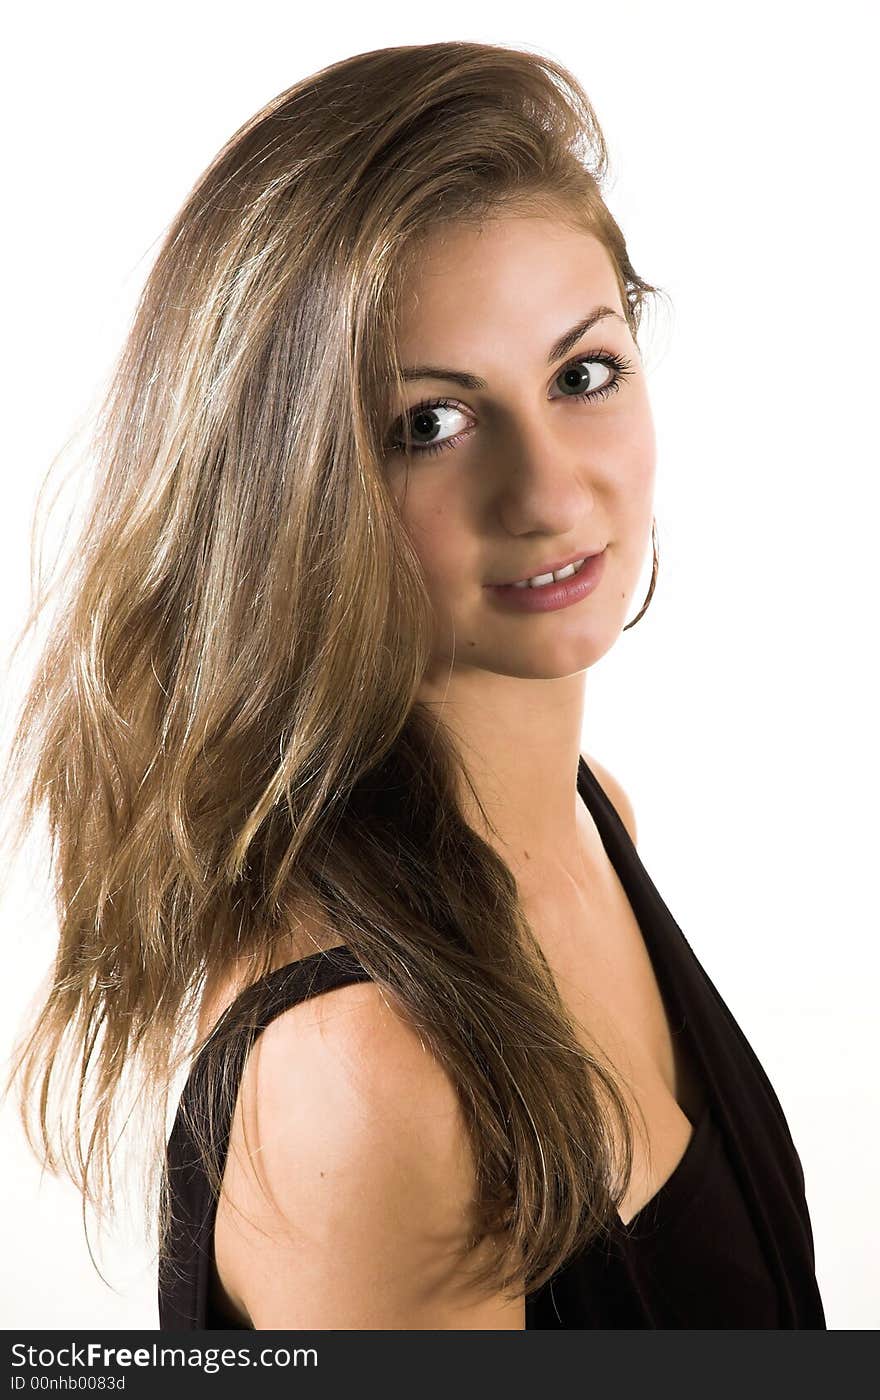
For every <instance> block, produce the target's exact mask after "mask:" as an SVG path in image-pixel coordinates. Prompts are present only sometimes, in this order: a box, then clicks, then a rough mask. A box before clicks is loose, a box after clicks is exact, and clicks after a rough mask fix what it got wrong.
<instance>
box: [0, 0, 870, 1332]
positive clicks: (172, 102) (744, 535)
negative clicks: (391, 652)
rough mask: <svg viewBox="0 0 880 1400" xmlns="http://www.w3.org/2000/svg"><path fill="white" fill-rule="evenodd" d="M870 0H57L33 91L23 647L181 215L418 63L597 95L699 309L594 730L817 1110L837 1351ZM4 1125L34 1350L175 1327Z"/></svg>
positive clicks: (11, 981)
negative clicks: (265, 108) (40, 508)
mask: <svg viewBox="0 0 880 1400" xmlns="http://www.w3.org/2000/svg"><path fill="white" fill-rule="evenodd" d="M872 12H873V7H872V6H870V5H868V4H855V3H850V4H847V3H837V4H835V5H833V6H830V7H829V6H827V5H824V4H822V5H820V4H815V5H809V4H803V3H801V4H794V3H791V4H785V3H776V4H768V3H764V4H752V3H738V4H737V5H735V6H722V5H706V4H700V3H692V4H685V3H672V4H670V3H664V4H656V3H632V2H630V3H627V0H613V3H609V4H604V5H589V6H583V5H568V6H566V5H557V6H545V5H534V4H528V5H524V4H517V3H511V0H503V3H501V2H500V0H493V3H483V4H482V5H480V6H479V7H475V6H474V5H473V3H467V4H460V3H456V0H447V3H445V4H444V5H443V6H442V12H441V10H438V9H435V8H432V7H420V6H414V5H412V4H411V3H407V4H386V5H385V6H384V7H383V6H382V5H378V6H376V5H370V6H364V7H359V6H354V5H350V6H348V5H342V6H340V5H339V4H335V5H333V6H328V7H324V6H317V7H309V6H304V7H297V6H294V5H292V4H289V3H285V4H270V3H261V0H250V2H249V3H248V4H247V5H245V4H244V3H239V4H236V5H230V4H226V3H212V4H207V3H202V4H185V3H184V4H181V3H175V4H173V5H172V4H170V3H168V2H167V0H162V3H153V4H151V5H150V6H148V7H137V6H127V5H126V6H118V5H109V4H108V5H99V4H95V3H91V4H90V3H85V4H84V3H80V4H78V5H76V6H70V7H68V6H62V5H60V4H58V5H46V4H43V5H40V4H33V5H30V6H28V7H27V8H25V7H19V8H18V12H17V15H16V16H15V18H14V19H13V20H11V21H10V20H8V21H7V33H8V34H9V37H10V42H9V46H8V53H7V61H6V71H5V73H4V81H3V84H2V102H3V106H4V108H5V110H4V112H3V131H4V138H5V139H4V144H5V150H4V156H3V183H4V186H5V190H6V194H7V202H6V214H5V217H4V219H3V221H2V225H0V234H2V239H3V243H4V245H5V246H4V248H3V271H4V280H5V286H4V297H3V301H4V323H5V334H4V337H3V356H4V373H3V382H4V388H5V390H6V394H7V400H6V405H5V409H4V416H3V421H4V426H5V441H6V448H5V456H6V461H5V467H4V471H3V510H2V512H0V598H2V600H3V601H2V612H0V621H2V635H0V642H2V643H3V651H4V656H5V655H6V651H7V648H8V645H9V643H10V641H11V639H12V637H13V635H14V634H15V633H16V632H17V630H18V628H19V626H20V625H21V623H22V621H23V618H24V614H25V609H26V604H27V598H28V567H29V566H28V547H29V532H30V527H31V517H32V512H33V508H34V505H35V501H36V493H37V490H38V488H39V485H40V483H41V481H42V478H43V475H44V473H45V471H46V469H47V467H48V465H49V462H50V461H51V459H52V458H53V457H54V455H55V454H56V453H57V452H58V451H59V449H60V448H62V446H63V445H64V442H65V440H66V439H67V438H68V437H69V435H70V434H71V433H72V432H73V431H74V429H75V428H76V425H77V423H78V422H80V420H81V419H82V417H83V415H84V414H85V413H86V411H87V410H88V409H90V408H91V407H92V405H93V402H94V401H95V399H96V396H97V395H98V394H99V392H100V389H101V387H102V383H103V379H104V376H105V374H106V373H107V372H108V371H109V368H110V365H111V363H112V360H113V357H114V355H115V354H116V353H117V351H118V349H119V346H120V344H121V339H122V336H123V334H124V331H125V327H126V324H127V322H128V318H129V316H130V315H131V312H132V309H133V306H134V301H135V298H136V295H137V293H138V291H139V290H140V287H141V286H142V284H143V281H144V279H145V277H146V274H147V271H148V268H149V266H150V264H151V262H152V260H153V258H154V256H155V254H156V251H157V249H158V244H159V241H160V239H161V236H162V234H163V232H164V230H165V228H166V226H167V225H168V223H169V222H170V220H171V218H172V217H173V215H174V213H175V212H176V210H177V209H178V207H179V206H180V204H181V202H182V201H183V199H184V198H185V196H186V194H187V192H188V191H189V189H190V187H191V186H192V184H193V182H194V181H195V179H196V177H197V176H198V175H199V173H200V172H201V171H202V170H203V169H204V167H205V166H206V165H207V164H208V162H209V161H210V160H211V159H212V157H213V156H214V154H215V152H216V151H217V149H218V148H219V147H220V145H221V144H222V143H223V142H224V141H225V140H226V139H227V137H228V136H229V135H230V134H231V133H232V131H233V130H234V129H235V128H237V127H238V126H239V124H240V123H241V122H242V121H244V120H245V118H247V117H248V116H250V115H251V113H252V112H254V111H255V110H256V109H258V108H259V107H260V106H262V105H263V104H264V103H265V102H266V101H268V100H269V99H270V98H271V97H273V96H274V95H275V94H276V93H278V92H280V91H281V90H282V89H284V88H286V87H288V86H290V85H291V84H293V83H294V82H296V81H297V80H299V79H300V78H301V77H303V76H305V75H306V74H308V73H311V72H313V71H314V70H316V69H317V68H319V67H321V66H323V65H324V64H326V63H329V62H332V61H335V60H337V59H339V58H343V57H345V56H347V55H350V54H354V53H357V52H361V51H364V50H366V49H372V48H378V47H381V46H383V45H386V44H388V45H390V44H399V43H422V42H427V41H433V40H438V39H460V38H464V39H478V40H484V41H488V42H492V43H507V44H512V45H514V46H522V47H527V48H531V49H533V50H537V51H539V52H541V53H543V54H545V55H547V56H549V57H552V58H555V59H558V60H561V61H562V62H563V63H565V64H566V65H567V66H568V67H570V68H571V69H572V71H573V72H574V73H575V74H576V76H577V77H578V78H579V79H580V80H581V81H582V82H583V84H584V86H585V88H586V90H587V92H588V94H589V96H590V98H591V100H592V102H593V103H594V106H595V108H596V111H597V113H598V117H599V121H600V123H601V125H602V127H603V130H604V132H605V135H606V138H607V140H608V143H609V147H610V151H611V158H612V177H611V182H610V185H609V186H608V190H607V197H608V200H609V203H610V206H611V208H612V211H613V212H614V214H615V216H616V217H617V219H618V221H619V222H620V223H621V225H622V227H623V230H624V233H625V236H626V237H627V240H628V244H629V249H630V254H631V256H632V259H633V262H634V264H635V267H636V268H637V270H638V271H639V272H640V273H641V274H642V275H643V276H644V277H646V278H647V279H648V280H649V281H652V282H655V283H659V284H661V285H662V286H663V287H664V288H666V290H667V291H668V292H669V294H670V296H671V298H672V302H673V306H674V314H673V315H672V317H669V316H663V315H661V316H660V317H659V318H657V319H653V318H652V319H651V320H649V321H648V322H647V323H646V326H645V338H644V350H645V353H646V357H647V362H648V367H649V372H650V375H651V392H652V400H653V405H654V412H655V419H656V424H657V435H658V447H659V458H658V488H657V522H658V529H659V537H660V553H661V564H660V575H659V579H658V585H657V591H656V593H655V596H654V599H653V601H652V604H651V608H650V610H649V612H648V613H647V614H646V616H645V617H644V618H643V619H642V621H641V622H640V623H639V624H638V626H637V627H636V628H634V629H633V630H632V631H631V632H627V633H625V634H624V635H623V636H622V637H621V638H620V640H619V642H618V643H617V645H616V646H615V647H614V648H613V650H612V651H611V653H609V655H608V656H607V657H606V658H603V660H602V662H601V663H600V664H599V665H598V666H597V667H596V668H595V671H594V673H593V675H592V676H591V678H590V684H589V687H588V707H587V713H586V728H585V733H584V743H585V747H586V748H587V750H588V752H590V753H591V754H593V755H595V756H596V757H597V758H599V759H600V761H602V762H603V763H605V764H606V766H608V767H610V769H611V770H612V772H614V773H615V774H616V776H617V777H618V778H619V779H620V780H621V781H622V783H623V784H624V787H625V788H626V789H627V790H628V792H629V794H630V796H631V798H632V800H633V803H634V806H635V810H636V816H637V820H638V826H639V850H640V853H641V856H642V859H643V861H644V862H645V864H646V866H647V868H648V870H649V871H650V872H651V874H652V876H653V878H654V880H655V882H656V883H657V885H658V887H659V888H660V890H661V893H662V894H663V896H664V898H665V899H666V901H667V903H668V904H669V907H670V909H671V910H672V912H673V914H674V915H675V917H676V919H677V920H678V922H679V923H680V925H681V926H682V928H683V929H684V931H685V933H686V935H687V937H688V939H689V941H690V942H691V944H692V946H693V947H694V949H695V951H696V952H697V955H698V957H699V958H700V960H701V961H702V963H703V965H704V967H705V968H706V970H707V972H708V973H709V975H710V977H711V978H712V980H713V981H714V982H715V983H716V985H717V986H718V987H719V989H720V990H721V992H722V995H723V996H724V998H725V1000H726V1001H727V1003H728V1005H729V1006H730V1008H731V1009H732V1011H733V1012H734V1015H735V1016H736V1017H737V1019H738V1021H739V1023H740V1025H741V1026H742V1028H743V1030H744V1031H745V1032H746V1035H747V1036H748V1037H749V1039H750V1041H751V1043H752V1045H753V1046H754V1048H755V1050H756V1051H757V1053H758V1055H759V1057H760V1059H761V1060H762V1062H763V1064H764V1066H765V1068H766V1070H767V1072H768V1074H769V1076H770V1078H771V1080H772V1081H773V1083H774V1086H775V1088H776V1090H777V1093H778V1094H779V1097H780V1099H781V1101H782V1103H783V1107H784V1109H785V1112H786V1116H787V1118H788V1121H789V1124H790V1126H791V1129H792V1132H793V1135H794V1138H795V1141H796V1143H797V1145H798V1148H799V1151H800V1155H801V1159H802V1161H803V1164H804V1169H805V1173H806V1180H807V1193H808V1199H809V1202H810V1207H811V1213H812V1219H813V1226H814V1232H815V1240H816V1252H817V1272H818V1277H819V1282H820V1287H821V1290H822V1293H823V1297H824V1302H825V1307H826V1313H827V1318H828V1324H829V1326H830V1327H831V1328H837V1329H839V1328H874V1327H876V1326H877V1324H878V1321H880V1301H878V1295H877V1286H876V1279H877V1274H876V1258H877V1251H878V1226H877V1219H878V1213H877V1209H876V1194H877V1184H878V1179H877V1170H876V1163H877V1159H878V1146H880V1144H878V1132H877V1126H876V1125H877V1120H878V1107H880V1104H878V1091H877V1074H876V1065H877V1043H876V1038H875V1036H874V1033H873V1027H874V1025H875V1024H876V1000H877V970H878V957H877V941H878V932H880V929H878V916H877V910H876V898H875V890H876V883H875V880H876V873H875V872H876V864H875V861H874V860H873V859H872V857H873V856H874V855H875V853H876V849H877V836H878V824H877V791H878V776H880V775H878V749H877V741H876V714H877V712H878V704H877V701H878V697H877V688H876V681H875V676H876V661H877V639H878V624H877V607H878V601H877V599H878V588H880V585H878V578H877V569H876V558H877V547H878V536H880V524H878V504H880V501H878V485H877V483H878V470H880V461H878V447H877V392H876V386H877V369H878V363H877V355H876V337H877V330H878V316H877V310H878V298H877V272H876V251H877V233H878V229H877V220H876V212H875V206H874V190H875V186H876V147H877V135H878V131H877V126H878V123H877V111H876V108H875V107H873V106H872V105H871V102H870V100H869V92H870V91H871V89H872V87H873V86H874V79H875V76H876V75H875V71H874V67H873V55H874V54H875V53H876V45H875V43H874V36H873V35H872V34H871V33H870V32H869V24H870V16H871V14H872ZM10 31H11V32H10ZM648 578H649V574H648V571H647V563H646V572H645V576H644V584H645V588H646V587H647V582H648ZM643 596H644V592H643V591H641V592H640V593H639V595H638V603H639V604H640V602H641V598H642V597H643ZM634 613H635V605H634V608H633V614H632V615H634ZM14 689H15V683H14V681H13V680H12V678H10V681H9V684H8V688H7V700H11V699H14V698H15V696H14ZM871 714H874V715H875V721H874V722H873V723H871V722H870V721H869V716H870V715H871ZM3 879H4V882H5V883H4V885H3V889H2V925H0V927H2V937H3V945H4V946H3V965H4V971H5V976H4V977H3V979H2V986H0V1012H2V1029H3V1051H4V1053H6V1049H7V1042H8V1043H11V1039H12V1035H13V1032H14V1030H15V1028H16V1027H17V1025H18V1023H19V1021H20V1018H21V1017H22V1015H23V1014H24V1011H25V1009H26V1006H27V1004H28V1002H29V1000H30V998H31V997H32V996H33V994H34V992H35V989H36V987H37V983H38V981H39V979H40V977H41V976H42V974H43V972H44V971H45V969H46V967H47V965H48V962H49V959H50V958H51V956H52V952H53V933H52V921H51V907H50V901H49V892H48V871H47V869H46V868H45V867H43V868H41V867H40V866H39V861H38V860H36V861H35V862H34V863H33V865H30V864H28V862H26V861H24V860H23V861H22V863H21V864H20V865H19V867H18V868H17V869H15V870H12V871H4V872H3ZM40 882H44V883H45V885H46V888H45V889H41V888H40ZM0 1130H2V1143H0V1195H2V1200H3V1202H4V1211H3V1214H4V1235H5V1239H4V1247H3V1265H2V1275H3V1277H2V1285H0V1287H2V1292H0V1312H2V1321H3V1325H4V1326H5V1327H37V1328H53V1327H71V1328H77V1327H78V1328H86V1327H88V1328H103V1327H108V1328H116V1327H155V1326H156V1325H157V1311H156V1298H155V1271H154V1265H153V1262H152V1259H151V1256H150V1252H149V1250H148V1249H147V1248H146V1247H139V1246H138V1242H137V1238H136V1236H132V1235H131V1234H130V1233H129V1234H127V1235H126V1237H125V1238H124V1239H123V1238H122V1236H121V1235H120V1236H119V1237H118V1238H111V1240H110V1241H108V1242H105V1243H104V1245H103V1247H102V1248H101V1250H100V1254H99V1262H100V1263H101V1266H102V1271H103V1272H104V1274H105V1276H106V1277H107V1278H108V1279H109V1280H110V1283H111V1284H112V1288H109V1287H108V1286H107V1285H106V1284H104V1283H103V1282H102V1281H101V1280H100V1278H99V1277H98V1275H97V1274H96V1272H95V1270H94V1268H93V1266H92V1264H91V1262H90V1259H89V1255H88V1251H87V1249H86V1245H85V1241H84V1237H83V1231H82V1224H81V1220H80V1202H79V1197H78V1195H77V1194H76V1192H75V1191H74V1189H73V1188H72V1186H70V1185H69V1184H66V1183H64V1182H60V1183H59V1182H57V1181H53V1180H52V1179H51V1178H48V1177H47V1178H46V1179H45V1180H44V1181H43V1182H42V1184H40V1181H39V1170H38V1167H37V1165H36V1163H35V1162H33V1160H32V1159H31V1157H30V1156H29V1154H28V1153H27V1151H26V1148H25V1145H24V1142H23V1138H22V1136H21V1133H20V1131H19V1129H18V1126H17V1120H16V1118H15V1116H14V1112H13V1109H12V1107H11V1105H10V1104H9V1103H7V1104H5V1105H4V1107H3V1110H2V1117H0ZM90 1234H91V1236H92V1238H93V1239H94V1237H95V1232H94V1229H93V1228H91V1229H90Z"/></svg>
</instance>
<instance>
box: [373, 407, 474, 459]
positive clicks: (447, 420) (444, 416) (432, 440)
mask: <svg viewBox="0 0 880 1400" xmlns="http://www.w3.org/2000/svg"><path fill="white" fill-rule="evenodd" d="M402 421H403V423H404V424H405V426H406V428H407V429H408V437H409V440H408V442H405V443H404V442H401V441H400V439H399V438H398V437H397V435H396V433H395V436H394V438H393V439H392V442H391V446H392V447H394V448H397V449H398V450H399V451H403V450H404V449H405V448H409V449H410V450H411V451H413V452H415V453H419V452H438V451H439V450H440V448H441V447H447V446H448V445H449V443H450V442H452V441H454V440H455V438H456V437H458V436H459V435H460V434H461V432H462V431H463V429H464V428H465V427H466V426H467V425H468V424H469V423H470V419H469V418H468V416H467V414H466V413H465V412H464V410H463V409H461V408H459V407H458V405H457V404H455V403H451V402H450V401H449V400H448V399H436V400H435V401H434V402H432V403H424V404H419V406H418V407H417V408H411V409H410V411H409V413H407V414H406V415H405V417H404V419H403V420H402ZM399 426H400V424H398V425H397V427H399ZM444 434H446V436H444Z"/></svg>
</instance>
